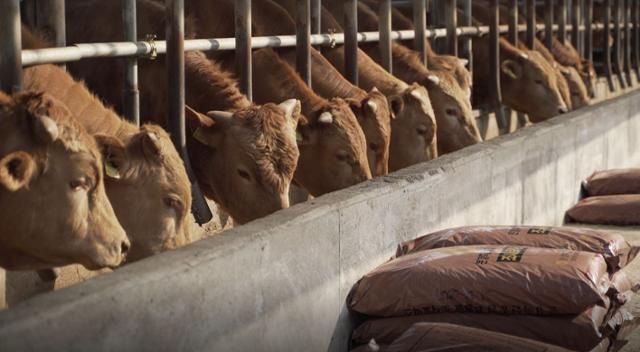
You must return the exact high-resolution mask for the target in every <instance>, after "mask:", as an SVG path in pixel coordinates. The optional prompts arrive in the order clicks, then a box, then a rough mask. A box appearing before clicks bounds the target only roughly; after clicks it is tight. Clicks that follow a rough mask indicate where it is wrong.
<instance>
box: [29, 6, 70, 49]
mask: <svg viewBox="0 0 640 352" xmlns="http://www.w3.org/2000/svg"><path fill="white" fill-rule="evenodd" d="M36 23H37V27H38V30H39V31H40V32H41V33H44V34H45V36H46V38H47V40H49V41H51V43H52V44H54V45H55V46H57V47H61V46H66V45H67V39H66V38H67V36H66V29H65V11H64V0H38V1H36Z"/></svg>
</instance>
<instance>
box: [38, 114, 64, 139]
mask: <svg viewBox="0 0 640 352" xmlns="http://www.w3.org/2000/svg"><path fill="white" fill-rule="evenodd" d="M31 127H32V129H33V134H34V136H35V138H36V141H38V142H39V143H43V144H49V143H52V142H54V141H55V140H56V139H58V135H59V134H60V131H59V129H58V124H56V122H55V121H53V119H51V118H50V117H49V116H46V115H36V116H33V117H32V119H31Z"/></svg>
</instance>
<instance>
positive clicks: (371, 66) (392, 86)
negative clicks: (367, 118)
mask: <svg viewBox="0 0 640 352" xmlns="http://www.w3.org/2000/svg"><path fill="white" fill-rule="evenodd" d="M358 68H359V70H358V71H359V75H360V82H361V83H360V86H361V87H363V88H364V89H366V90H371V89H373V87H376V88H378V89H379V90H380V91H381V92H382V93H383V94H385V95H394V94H395V95H397V94H402V93H403V92H404V91H405V90H407V88H408V87H409V86H408V85H407V84H406V83H404V82H403V81H401V80H400V79H398V78H396V77H394V76H393V75H391V74H390V73H389V72H387V71H386V70H385V69H384V68H382V66H380V65H378V64H377V63H376V62H375V61H373V59H371V58H370V57H369V56H368V55H367V54H365V53H364V52H363V51H362V50H360V49H358Z"/></svg>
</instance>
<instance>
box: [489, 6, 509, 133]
mask: <svg viewBox="0 0 640 352" xmlns="http://www.w3.org/2000/svg"><path fill="white" fill-rule="evenodd" d="M490 4H491V10H492V11H491V12H492V13H493V20H492V21H491V23H490V24H489V43H490V44H489V45H490V48H489V72H490V73H491V80H492V88H493V100H494V104H495V106H496V116H497V120H498V127H499V128H500V129H501V130H503V129H504V128H506V127H507V121H506V119H505V116H504V112H503V111H502V91H501V89H502V88H501V86H500V32H499V25H500V8H499V4H498V0H491V2H490Z"/></svg>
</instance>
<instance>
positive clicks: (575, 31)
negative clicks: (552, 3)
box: [571, 0, 583, 56]
mask: <svg viewBox="0 0 640 352" xmlns="http://www.w3.org/2000/svg"><path fill="white" fill-rule="evenodd" d="M581 1H582V0H572V4H571V5H572V6H571V27H572V28H571V44H573V47H574V48H576V50H577V51H578V54H580V55H581V56H582V55H583V53H582V50H583V47H582V43H581V40H580V38H581V35H580V33H581V30H580V22H581V21H580V19H581V17H582V16H580V2H581Z"/></svg>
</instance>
